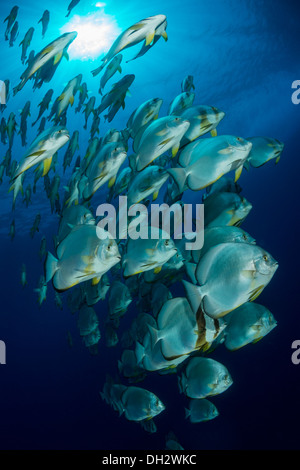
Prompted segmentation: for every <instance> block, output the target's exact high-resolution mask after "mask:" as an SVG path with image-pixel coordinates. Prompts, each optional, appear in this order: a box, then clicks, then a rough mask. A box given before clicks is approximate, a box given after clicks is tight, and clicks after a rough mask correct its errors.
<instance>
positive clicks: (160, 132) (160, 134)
mask: <svg viewBox="0 0 300 470" xmlns="http://www.w3.org/2000/svg"><path fill="white" fill-rule="evenodd" d="M167 132H168V130H167V129H162V130H161V131H159V132H156V134H155V135H159V136H162V135H166V133H167Z"/></svg>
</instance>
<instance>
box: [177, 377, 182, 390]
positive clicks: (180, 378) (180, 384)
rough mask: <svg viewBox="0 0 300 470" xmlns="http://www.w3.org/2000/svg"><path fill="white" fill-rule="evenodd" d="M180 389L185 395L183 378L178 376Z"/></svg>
mask: <svg viewBox="0 0 300 470" xmlns="http://www.w3.org/2000/svg"><path fill="white" fill-rule="evenodd" d="M178 387H179V392H180V393H183V383H182V376H178Z"/></svg>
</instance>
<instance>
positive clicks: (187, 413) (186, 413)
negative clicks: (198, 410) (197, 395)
mask: <svg viewBox="0 0 300 470" xmlns="http://www.w3.org/2000/svg"><path fill="white" fill-rule="evenodd" d="M184 411H185V419H188V418H189V417H190V416H191V412H190V410H188V409H187V408H184Z"/></svg>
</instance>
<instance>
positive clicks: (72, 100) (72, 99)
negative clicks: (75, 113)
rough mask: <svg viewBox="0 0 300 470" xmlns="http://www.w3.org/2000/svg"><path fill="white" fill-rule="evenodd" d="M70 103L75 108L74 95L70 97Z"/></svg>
mask: <svg viewBox="0 0 300 470" xmlns="http://www.w3.org/2000/svg"><path fill="white" fill-rule="evenodd" d="M69 103H70V105H71V106H73V104H74V96H73V95H71V96H70V99H69Z"/></svg>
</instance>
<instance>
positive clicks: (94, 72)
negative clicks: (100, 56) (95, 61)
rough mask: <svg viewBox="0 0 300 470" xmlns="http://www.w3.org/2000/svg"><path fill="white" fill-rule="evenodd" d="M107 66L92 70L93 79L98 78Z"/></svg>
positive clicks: (103, 65)
mask: <svg viewBox="0 0 300 470" xmlns="http://www.w3.org/2000/svg"><path fill="white" fill-rule="evenodd" d="M104 67H105V64H102V65H100V67H98V68H96V69H95V70H92V75H93V77H96V76H97V75H99V73H100V72H101V71H102V70H103V69H104Z"/></svg>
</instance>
